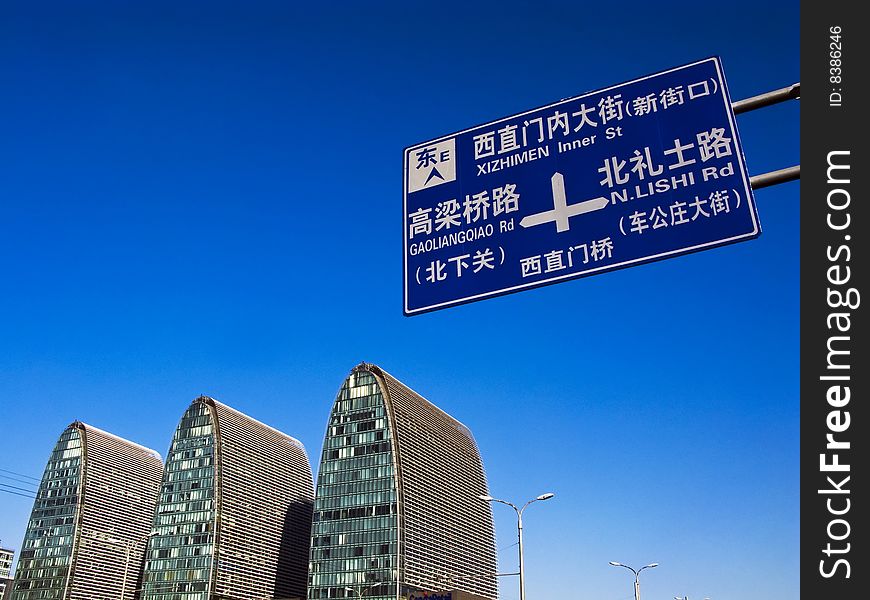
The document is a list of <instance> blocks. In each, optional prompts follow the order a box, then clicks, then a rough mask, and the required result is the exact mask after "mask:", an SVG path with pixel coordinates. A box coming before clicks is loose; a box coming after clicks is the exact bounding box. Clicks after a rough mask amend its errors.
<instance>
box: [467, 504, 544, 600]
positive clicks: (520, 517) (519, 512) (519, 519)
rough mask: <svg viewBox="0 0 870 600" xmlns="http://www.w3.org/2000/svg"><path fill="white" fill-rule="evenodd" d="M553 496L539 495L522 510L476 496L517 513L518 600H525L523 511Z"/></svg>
mask: <svg viewBox="0 0 870 600" xmlns="http://www.w3.org/2000/svg"><path fill="white" fill-rule="evenodd" d="M553 496H555V494H552V493H550V492H547V493H546V494H541V495H540V496H538V497H537V498H534V499H533V500H529V501H528V502H526V503H525V504H523V507H522V508H517V506H516V505H515V504H513V503H511V502H507V501H506V500H499V499H498V498H493V497H492V496H483V495H481V496H478V498H480V499H481V500H483V501H484V502H498V503H500V504H507V505H508V506H510V507H511V508H512V509H514V510H515V511H516V513H517V540H518V541H519V552H520V573H519V575H520V600H526V585H525V571H524V570H523V511H524V510H526V507H527V506H528V505H529V504H531V503H532V502H537V501H538V500H549V499H550V498H552V497H553Z"/></svg>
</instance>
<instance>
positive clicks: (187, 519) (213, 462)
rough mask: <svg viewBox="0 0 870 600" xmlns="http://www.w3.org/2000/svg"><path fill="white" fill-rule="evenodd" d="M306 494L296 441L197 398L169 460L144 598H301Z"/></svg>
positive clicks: (306, 474) (306, 471)
mask: <svg viewBox="0 0 870 600" xmlns="http://www.w3.org/2000/svg"><path fill="white" fill-rule="evenodd" d="M312 496H313V482H312V476H311V466H310V464H309V462H308V457H307V456H306V454H305V449H304V447H303V446H302V444H301V443H300V442H298V441H297V440H295V439H293V438H291V437H290V436H288V435H285V434H284V433H281V432H280V431H277V430H276V429H273V428H272V427H269V426H268V425H264V424H263V423H260V422H258V421H255V420H254V419H252V418H250V417H248V416H246V415H243V414H242V413H240V412H238V411H236V410H234V409H232V408H230V407H229V406H226V405H225V404H221V403H220V402H217V401H215V400H213V399H212V398H207V397H200V398H197V399H196V400H194V402H193V403H192V404H191V405H190V407H189V408H188V409H187V410H186V411H185V413H184V415H183V416H182V417H181V421H180V422H179V424H178V428H177V429H176V430H175V435H174V437H173V438H172V445H171V447H170V449H169V454H168V455H167V457H166V467H165V469H164V473H163V482H162V484H161V487H160V495H159V500H158V503H157V510H156V512H155V515H154V530H155V531H156V532H157V535H155V536H154V537H152V538H151V541H150V543H149V545H148V552H147V557H146V561H145V574H144V581H143V593H142V598H143V600H225V599H226V600H267V599H268V600H273V599H275V600H277V599H289V598H305V575H306V572H307V555H308V542H309V534H310V531H311V504H312Z"/></svg>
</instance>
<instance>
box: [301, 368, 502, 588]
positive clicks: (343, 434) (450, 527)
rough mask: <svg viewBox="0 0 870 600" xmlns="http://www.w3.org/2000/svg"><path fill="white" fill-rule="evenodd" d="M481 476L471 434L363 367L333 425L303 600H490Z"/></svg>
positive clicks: (488, 521)
mask: <svg viewBox="0 0 870 600" xmlns="http://www.w3.org/2000/svg"><path fill="white" fill-rule="evenodd" d="M487 494H488V492H487V484H486V475H485V473H484V469H483V464H482V462H481V459H480V454H479V452H478V449H477V444H476V443H475V441H474V437H473V436H472V434H471V432H470V431H469V430H468V428H467V427H465V426H464V425H462V424H461V423H460V422H459V421H457V420H455V419H454V418H452V417H451V416H449V415H448V414H446V413H445V412H444V411H442V410H440V409H439V408H437V407H436V406H434V405H433V404H431V403H430V402H428V401H427V400H425V399H424V398H423V397H421V396H420V395H419V394H417V393H416V392H414V391H413V390H411V389H410V388H408V387H407V386H405V385H404V384H402V383H401V382H400V381H398V380H397V379H395V378H394V377H392V376H391V375H389V374H388V373H387V372H385V371H383V370H382V369H380V368H379V367H377V366H375V365H370V364H366V363H363V364H360V365H359V366H357V367H355V368H354V369H353V371H352V372H351V374H350V375H349V376H348V378H347V379H346V380H345V381H344V384H343V385H342V386H341V390H340V391H339V393H338V397H337V398H336V399H335V403H334V404H333V407H332V411H331V413H330V416H329V423H328V426H327V431H326V438H325V441H324V445H323V453H322V456H321V460H320V468H319V470H318V476H317V490H316V494H315V504H314V523H313V525H312V530H311V531H312V533H311V554H310V562H309V575H308V598H309V600H320V599H324V598H356V597H362V598H369V599H375V600H398V599H400V598H407V597H408V595H409V594H410V593H411V592H421V591H423V592H427V591H428V592H436V591H441V590H446V589H456V590H461V591H465V592H469V593H471V594H474V595H475V596H476V597H479V598H484V599H494V598H496V597H497V584H496V578H495V573H496V553H495V534H494V529H493V519H492V509H491V507H490V505H489V504H488V503H485V502H482V501H481V500H479V498H478V497H479V496H480V495H487Z"/></svg>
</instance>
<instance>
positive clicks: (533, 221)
mask: <svg viewBox="0 0 870 600" xmlns="http://www.w3.org/2000/svg"><path fill="white" fill-rule="evenodd" d="M550 182H551V184H552V186H553V210H545V211H544V212H539V213H535V214H533V215H528V216H526V217H523V219H522V221H520V225H522V226H523V227H534V226H535V225H543V224H544V223H552V222H555V223H556V231H557V232H558V233H562V232H564V231H568V230H569V229H570V228H571V226H570V225H569V223H568V219H570V218H571V217H576V216H577V215H582V214H584V213H588V212H592V211H594V210H601V209H602V208H604V207H605V206H607V205H608V204H610V200H608V199H607V198H605V197H604V196H599V197H597V198H592V199H591V200H584V201H583V202H577V203H575V204H571V205H568V201H567V200H566V197H565V178H564V177H562V174H561V173H558V172H557V173H554V174H553V177H551V178H550Z"/></svg>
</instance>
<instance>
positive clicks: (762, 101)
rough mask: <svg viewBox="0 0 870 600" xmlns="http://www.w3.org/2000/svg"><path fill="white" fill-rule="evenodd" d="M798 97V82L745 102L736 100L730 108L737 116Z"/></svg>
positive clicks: (799, 95)
mask: <svg viewBox="0 0 870 600" xmlns="http://www.w3.org/2000/svg"><path fill="white" fill-rule="evenodd" d="M800 97H801V84H800V81H799V82H797V83H793V84H792V85H790V86H788V87H784V88H780V89H778V90H773V91H772V92H766V93H764V94H759V95H758V96H752V97H751V98H746V99H745V100H738V101H737V102H732V103H731V108H732V109H733V110H734V114H735V115H737V114H740V113H744V112H748V111H750V110H755V109H756V108H764V107H765V106H770V105H771V104H778V103H780V102H785V101H786V100H797V99H798V98H800Z"/></svg>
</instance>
